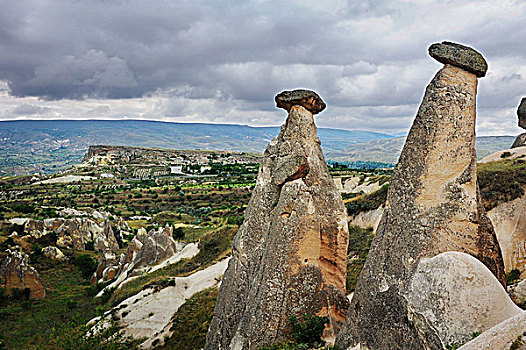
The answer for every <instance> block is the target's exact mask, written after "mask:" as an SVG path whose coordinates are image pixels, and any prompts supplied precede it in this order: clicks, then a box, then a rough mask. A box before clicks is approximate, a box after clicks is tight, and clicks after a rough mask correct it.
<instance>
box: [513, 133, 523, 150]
mask: <svg viewBox="0 0 526 350" xmlns="http://www.w3.org/2000/svg"><path fill="white" fill-rule="evenodd" d="M524 146H526V132H525V133H522V134H520V135H519V136H517V138H516V139H515V141H514V142H513V145H511V148H517V147H524Z"/></svg>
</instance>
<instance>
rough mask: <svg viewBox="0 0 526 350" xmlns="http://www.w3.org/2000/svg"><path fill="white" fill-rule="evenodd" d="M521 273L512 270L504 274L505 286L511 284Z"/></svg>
mask: <svg viewBox="0 0 526 350" xmlns="http://www.w3.org/2000/svg"><path fill="white" fill-rule="evenodd" d="M520 276H521V272H520V271H519V270H518V269H513V270H511V271H510V272H508V273H507V274H506V284H513V283H514V282H515V281H517V280H518V279H519V277H520Z"/></svg>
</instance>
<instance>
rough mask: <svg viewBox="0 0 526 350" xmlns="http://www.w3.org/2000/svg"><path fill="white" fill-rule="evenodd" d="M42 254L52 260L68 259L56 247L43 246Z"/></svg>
mask: <svg viewBox="0 0 526 350" xmlns="http://www.w3.org/2000/svg"><path fill="white" fill-rule="evenodd" d="M42 254H44V255H45V256H47V257H48V258H50V259H53V260H68V258H67V257H66V256H65V255H64V253H62V251H61V250H60V249H58V248H57V247H52V246H50V247H45V248H44V249H42Z"/></svg>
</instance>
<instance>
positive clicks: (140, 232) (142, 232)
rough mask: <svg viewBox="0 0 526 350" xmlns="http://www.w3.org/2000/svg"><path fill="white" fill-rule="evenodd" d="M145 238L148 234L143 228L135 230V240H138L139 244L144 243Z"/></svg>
mask: <svg viewBox="0 0 526 350" xmlns="http://www.w3.org/2000/svg"><path fill="white" fill-rule="evenodd" d="M146 237H148V232H146V229H145V228H144V227H141V228H139V229H138V230H137V234H136V235H135V238H136V239H137V240H139V241H140V242H141V243H144V242H145V241H146Z"/></svg>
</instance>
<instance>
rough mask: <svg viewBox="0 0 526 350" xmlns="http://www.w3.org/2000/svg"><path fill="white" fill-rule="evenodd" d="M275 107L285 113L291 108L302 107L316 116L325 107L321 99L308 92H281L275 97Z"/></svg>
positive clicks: (315, 94) (312, 92)
mask: <svg viewBox="0 0 526 350" xmlns="http://www.w3.org/2000/svg"><path fill="white" fill-rule="evenodd" d="M276 106H277V107H278V108H283V109H285V110H287V112H290V109H291V108H292V106H302V107H304V108H305V109H306V110H308V111H309V112H311V113H312V114H318V113H320V112H321V111H323V110H324V109H325V107H326V105H325V102H323V100H322V99H321V97H320V96H318V94H317V93H315V92H314V91H310V90H293V91H283V92H281V93H279V94H278V95H277V96H276Z"/></svg>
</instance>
